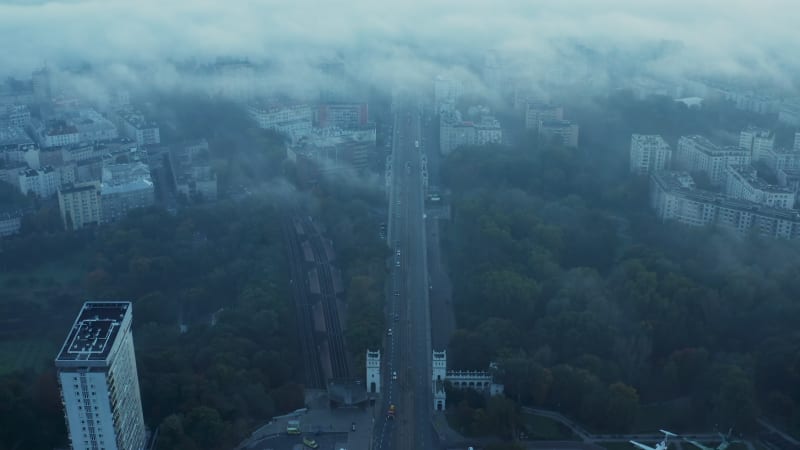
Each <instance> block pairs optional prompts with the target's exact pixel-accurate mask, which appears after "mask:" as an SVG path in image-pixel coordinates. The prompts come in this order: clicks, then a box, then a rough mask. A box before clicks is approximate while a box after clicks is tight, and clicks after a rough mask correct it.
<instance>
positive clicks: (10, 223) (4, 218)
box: [0, 211, 22, 238]
mask: <svg viewBox="0 0 800 450" xmlns="http://www.w3.org/2000/svg"><path fill="white" fill-rule="evenodd" d="M20 228H22V211H16V212H10V213H9V212H5V213H0V238H1V237H4V236H11V235H12V234H17V233H19V230H20Z"/></svg>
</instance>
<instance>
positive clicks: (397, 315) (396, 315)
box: [394, 314, 400, 322]
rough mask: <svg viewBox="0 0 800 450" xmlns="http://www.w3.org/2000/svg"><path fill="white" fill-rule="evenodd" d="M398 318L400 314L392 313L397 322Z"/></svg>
mask: <svg viewBox="0 0 800 450" xmlns="http://www.w3.org/2000/svg"><path fill="white" fill-rule="evenodd" d="M399 320H400V314H395V315H394V321H395V322H397V321H399Z"/></svg>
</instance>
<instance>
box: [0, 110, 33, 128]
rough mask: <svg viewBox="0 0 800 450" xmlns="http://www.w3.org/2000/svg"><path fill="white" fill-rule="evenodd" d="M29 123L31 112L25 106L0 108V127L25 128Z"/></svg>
mask: <svg viewBox="0 0 800 450" xmlns="http://www.w3.org/2000/svg"><path fill="white" fill-rule="evenodd" d="M30 122H31V112H30V110H29V109H28V106H27V105H6V106H5V107H4V108H3V107H0V127H20V128H25V127H27V126H28V125H29V124H30Z"/></svg>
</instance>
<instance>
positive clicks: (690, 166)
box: [675, 135, 751, 186]
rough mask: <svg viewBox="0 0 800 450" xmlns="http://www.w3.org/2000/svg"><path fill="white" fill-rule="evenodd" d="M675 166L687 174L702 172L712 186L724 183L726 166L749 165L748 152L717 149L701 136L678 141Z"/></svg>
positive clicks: (733, 148)
mask: <svg viewBox="0 0 800 450" xmlns="http://www.w3.org/2000/svg"><path fill="white" fill-rule="evenodd" d="M675 159H676V161H675V165H676V167H677V168H678V169H681V170H687V171H689V172H703V173H705V174H706V175H708V178H709V181H710V182H711V184H713V185H717V186H720V185H722V184H723V183H725V178H726V176H727V169H728V166H747V165H750V162H751V159H750V151H749V150H747V149H743V148H739V147H718V146H717V145H715V144H713V143H712V142H711V141H709V140H708V139H706V138H704V137H702V136H696V135H695V136H683V137H681V138H680V139H679V140H678V148H677V152H676V158H675Z"/></svg>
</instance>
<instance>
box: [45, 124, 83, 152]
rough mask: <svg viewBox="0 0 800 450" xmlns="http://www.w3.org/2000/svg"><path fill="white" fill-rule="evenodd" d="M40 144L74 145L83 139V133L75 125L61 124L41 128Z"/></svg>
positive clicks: (48, 146) (46, 145) (48, 145)
mask: <svg viewBox="0 0 800 450" xmlns="http://www.w3.org/2000/svg"><path fill="white" fill-rule="evenodd" d="M39 140H40V142H39V145H41V146H42V147H43V148H50V147H61V146H63V145H73V144H77V143H79V142H80V141H81V134H80V132H78V129H77V128H75V127H74V126H73V125H69V124H59V125H54V126H49V127H43V128H40V133H39Z"/></svg>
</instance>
